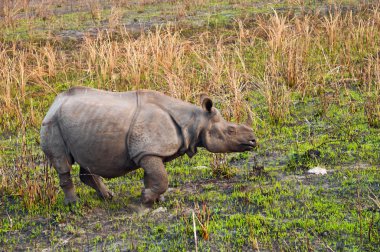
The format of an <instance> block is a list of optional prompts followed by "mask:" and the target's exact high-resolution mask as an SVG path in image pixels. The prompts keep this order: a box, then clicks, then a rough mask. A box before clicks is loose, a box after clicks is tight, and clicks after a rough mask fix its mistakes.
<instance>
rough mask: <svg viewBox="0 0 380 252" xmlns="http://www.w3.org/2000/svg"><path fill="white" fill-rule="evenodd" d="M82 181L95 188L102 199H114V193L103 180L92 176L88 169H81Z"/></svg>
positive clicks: (80, 176)
mask: <svg viewBox="0 0 380 252" xmlns="http://www.w3.org/2000/svg"><path fill="white" fill-rule="evenodd" d="M79 178H80V180H81V181H82V182H83V183H85V184H86V185H88V186H90V187H92V188H94V189H95V190H96V192H97V193H98V195H99V197H100V198H102V199H106V200H107V199H112V197H113V193H112V192H111V191H110V190H109V189H108V188H107V186H106V185H105V184H104V183H103V181H102V178H101V177H100V176H98V175H95V174H92V173H91V172H89V171H88V170H87V169H85V168H83V167H82V166H81V167H80V171H79Z"/></svg>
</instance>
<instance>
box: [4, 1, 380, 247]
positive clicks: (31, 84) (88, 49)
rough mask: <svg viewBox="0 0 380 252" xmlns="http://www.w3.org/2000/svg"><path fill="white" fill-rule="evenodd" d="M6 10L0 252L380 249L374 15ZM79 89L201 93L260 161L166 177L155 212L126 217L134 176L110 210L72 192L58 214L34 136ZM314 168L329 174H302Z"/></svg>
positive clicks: (194, 9) (252, 4)
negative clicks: (252, 140)
mask: <svg viewBox="0 0 380 252" xmlns="http://www.w3.org/2000/svg"><path fill="white" fill-rule="evenodd" d="M16 2H17V1H15V2H13V3H15V5H10V6H6V8H8V9H7V10H6V11H4V10H5V9H4V8H2V9H1V10H3V11H0V17H2V19H0V27H2V28H1V29H0V122H1V124H0V198H1V201H0V217H1V218H0V246H1V247H2V248H3V249H4V250H27V249H30V250H42V249H44V248H50V249H52V250H105V249H109V250H116V251H117V250H134V251H135V250H137V251H146V250H149V251H150V250H152V251H161V250H165V251H178V250H183V251H188V250H195V247H196V246H197V248H198V250H199V251H204V250H218V251H219V250H222V251H230V250H233V251H235V250H236V251H247V250H255V251H259V250H271V251H273V250H275V251H305V250H308V251H313V250H323V251H325V250H327V251H344V250H349V251H363V250H365V251H376V250H377V248H378V247H379V246H380V233H379V232H380V231H379V230H380V209H379V200H378V198H379V196H378V192H379V189H380V188H379V184H380V177H379V176H380V175H379V174H380V172H379V167H380V149H379V148H380V130H379V120H380V119H379V118H380V114H379V91H380V78H379V74H378V72H379V71H378V70H379V66H380V61H379V57H378V51H379V49H380V44H379V38H380V33H379V30H378V27H379V25H380V12H379V10H380V9H379V8H380V7H379V6H378V5H377V4H376V3H371V2H368V1H367V2H359V1H340V2H334V3H331V1H328V2H327V1H321V2H318V3H316V2H315V1H283V2H281V3H272V2H264V1H248V0H247V1H204V0H189V1H168V2H162V1H138V2H136V3H131V2H129V1H110V3H109V4H105V3H103V2H102V1H100V2H97V1H92V2H91V4H88V5H87V3H85V2H83V1H77V3H76V5H75V6H73V8H71V6H70V1H49V5H48V6H50V7H49V8H45V9H46V11H45V12H41V10H40V9H39V8H38V7H39V5H38V4H37V5H33V4H35V3H30V5H29V6H23V7H22V8H21V7H20V6H21V5H18V3H16ZM7 3H8V2H7ZM72 9H73V10H72ZM26 13H29V14H30V16H29V18H27V16H28V15H26V16H25V14H26ZM136 20H137V21H136ZM135 23H139V24H138V25H137V24H135ZM157 23H158V24H161V25H160V26H158V27H154V24H157ZM140 24H143V25H144V26H145V30H140ZM136 27H138V29H137V31H136V29H135V28H136ZM65 32H66V33H67V32H72V34H74V35H71V36H72V37H71V38H70V39H67V37H65ZM77 32H80V34H79V33H77ZM76 85H84V86H91V87H97V88H102V89H107V90H115V91H126V90H134V89H138V88H148V89H155V90H159V91H161V92H164V93H166V94H170V95H171V96H174V97H177V98H180V99H183V100H187V101H190V102H194V103H196V102H197V100H198V96H199V94H200V93H203V92H207V93H209V95H210V96H211V97H213V99H214V101H215V104H216V106H217V107H218V108H220V110H221V112H222V114H223V116H224V117H225V118H226V119H228V120H230V121H234V122H240V121H243V120H244V119H245V118H246V117H247V116H248V113H250V112H249V111H247V108H249V110H251V111H252V114H253V123H252V127H253V128H254V130H255V132H256V134H257V137H258V141H259V144H260V146H259V148H258V149H257V151H256V152H255V153H239V154H229V155H215V154H211V153H208V152H206V151H200V152H199V153H198V154H197V155H196V156H195V157H194V158H192V159H189V158H187V157H182V158H178V159H176V160H174V161H172V162H170V163H168V164H167V165H166V168H167V170H168V173H169V181H170V182H169V183H170V184H169V187H170V190H169V191H168V192H167V193H166V195H165V197H166V200H165V201H164V202H161V203H159V204H157V205H155V206H154V210H157V211H156V212H155V211H154V210H153V211H152V212H150V213H142V212H139V211H138V210H136V209H137V207H136V206H137V205H138V198H139V197H140V195H141V188H142V187H143V182H142V178H143V172H142V171H141V170H137V171H136V172H133V173H130V174H128V175H126V176H125V177H122V178H117V179H112V180H107V181H106V183H107V185H108V186H109V187H110V189H112V190H113V191H114V192H115V198H114V199H113V200H112V201H111V202H104V201H101V200H99V199H98V198H97V196H96V193H95V192H93V191H92V190H90V189H89V188H88V187H86V186H84V185H83V184H82V183H81V182H80V180H79V177H77V176H75V178H74V183H75V185H76V187H77V192H78V194H79V196H80V202H79V204H77V205H76V206H73V207H67V206H65V205H64V204H63V193H62V191H61V190H60V189H59V185H58V184H59V183H58V179H57V175H56V172H55V171H54V169H52V168H51V167H49V165H48V164H47V162H46V160H45V158H44V157H43V155H42V152H41V150H40V148H39V127H40V123H41V120H42V118H43V116H44V115H45V113H46V111H47V109H48V107H49V106H50V104H51V103H52V101H53V99H54V97H55V96H56V94H57V93H59V92H62V91H64V90H67V89H68V88H69V87H71V86H76ZM315 166H321V167H325V168H326V169H327V170H328V174H327V175H324V176H316V175H310V174H308V173H307V170H308V169H309V168H313V167H315ZM78 173H79V167H78V166H74V167H73V174H78ZM160 207H161V209H160ZM158 210H160V211H158ZM193 213H194V217H193ZM194 224H195V227H196V235H197V245H196V244H195V242H194V230H193V226H194Z"/></svg>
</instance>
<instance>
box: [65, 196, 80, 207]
mask: <svg viewBox="0 0 380 252" xmlns="http://www.w3.org/2000/svg"><path fill="white" fill-rule="evenodd" d="M78 201H79V199H78V197H77V196H76V195H70V196H66V197H65V205H67V206H70V205H75V204H76V203H77V202H78Z"/></svg>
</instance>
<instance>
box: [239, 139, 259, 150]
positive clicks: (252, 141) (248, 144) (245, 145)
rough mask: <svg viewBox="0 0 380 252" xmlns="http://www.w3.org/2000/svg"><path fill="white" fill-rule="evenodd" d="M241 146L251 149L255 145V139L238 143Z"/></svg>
mask: <svg viewBox="0 0 380 252" xmlns="http://www.w3.org/2000/svg"><path fill="white" fill-rule="evenodd" d="M240 145H241V146H243V147H245V148H246V149H247V150H253V149H254V148H256V147H257V144H256V140H251V141H248V142H247V143H242V144H240Z"/></svg>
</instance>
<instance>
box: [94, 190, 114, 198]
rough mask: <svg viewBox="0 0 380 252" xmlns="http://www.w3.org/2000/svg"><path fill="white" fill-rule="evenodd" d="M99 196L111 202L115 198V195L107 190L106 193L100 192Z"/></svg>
mask: <svg viewBox="0 0 380 252" xmlns="http://www.w3.org/2000/svg"><path fill="white" fill-rule="evenodd" d="M98 195H99V197H100V198H101V199H103V200H111V199H112V198H113V196H114V193H113V192H112V191H110V190H108V189H107V190H106V191H103V192H98Z"/></svg>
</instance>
